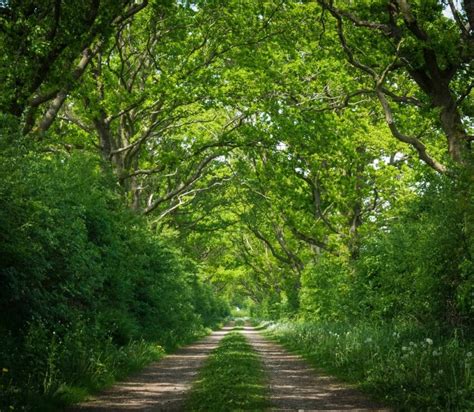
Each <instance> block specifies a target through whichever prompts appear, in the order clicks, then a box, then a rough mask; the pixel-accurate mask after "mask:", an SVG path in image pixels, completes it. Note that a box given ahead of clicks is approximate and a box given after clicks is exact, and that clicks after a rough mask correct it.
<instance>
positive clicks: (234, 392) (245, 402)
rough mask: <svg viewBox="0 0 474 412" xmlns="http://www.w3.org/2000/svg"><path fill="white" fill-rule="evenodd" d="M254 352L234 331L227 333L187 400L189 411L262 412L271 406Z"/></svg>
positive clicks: (210, 357)
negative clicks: (243, 411) (245, 411)
mask: <svg viewBox="0 0 474 412" xmlns="http://www.w3.org/2000/svg"><path fill="white" fill-rule="evenodd" d="M266 395H267V394H266V386H265V374H264V372H263V368H262V363H261V361H260V358H259V357H258V355H257V353H256V352H255V351H254V350H253V349H252V347H251V346H250V344H249V343H248V342H247V340H246V339H245V337H244V336H243V335H242V334H241V333H239V332H236V331H233V332H230V333H229V334H227V335H226V336H225V337H224V338H223V339H222V341H221V342H220V344H219V346H218V348H217V349H215V350H214V351H213V352H212V353H211V355H210V356H209V358H208V360H207V361H206V363H205V365H204V367H203V368H202V369H201V372H200V374H199V376H198V380H197V382H196V383H195V385H194V387H193V388H192V390H191V393H190V395H189V398H188V400H187V407H186V410H189V411H215V412H219V411H242V410H247V411H263V410H265V409H266V408H268V407H269V406H270V404H269V402H268V400H267V396H266Z"/></svg>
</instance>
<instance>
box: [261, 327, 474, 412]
mask: <svg viewBox="0 0 474 412" xmlns="http://www.w3.org/2000/svg"><path fill="white" fill-rule="evenodd" d="M266 327H267V329H266V330H267V333H268V334H269V335H270V336H271V337H273V338H275V339H276V340H278V341H279V342H281V343H283V344H284V345H285V346H287V347H288V348H290V349H292V350H295V351H298V352H300V353H301V354H303V355H304V356H305V357H306V358H307V359H308V360H310V362H311V363H312V364H313V365H314V366H316V367H320V368H323V369H325V370H326V371H328V372H330V373H333V374H335V375H337V376H339V377H341V378H343V379H345V380H347V381H350V382H354V383H357V384H359V386H360V387H361V388H362V389H363V390H364V391H366V392H368V393H370V394H372V395H374V396H375V397H376V398H378V399H381V400H384V401H385V402H386V403H389V404H391V405H393V406H394V407H396V408H397V409H402V410H440V411H469V410H474V356H473V354H474V344H473V342H472V341H467V340H465V339H462V337H460V336H458V335H456V334H454V335H453V336H450V337H443V336H442V335H441V334H440V333H436V334H434V333H433V331H431V332H429V333H428V332H426V331H424V330H423V329H420V328H413V327H408V326H393V325H392V326H389V325H383V324H382V325H370V324H355V325H343V324H339V325H338V324H330V323H318V324H315V323H307V322H306V323H303V322H296V323H293V322H288V323H276V324H267V325H266Z"/></svg>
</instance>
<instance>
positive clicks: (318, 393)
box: [68, 327, 388, 412]
mask: <svg viewBox="0 0 474 412" xmlns="http://www.w3.org/2000/svg"><path fill="white" fill-rule="evenodd" d="M230 330H232V327H226V328H223V329H222V330H220V331H218V332H214V333H213V334H212V335H210V336H208V337H207V338H205V339H203V340H201V341H199V342H197V343H195V344H192V345H190V346H187V347H185V348H183V349H181V350H179V351H178V352H176V353H175V354H173V355H169V356H166V357H165V358H164V359H163V360H161V361H160V362H157V363H154V364H152V365H150V366H149V367H147V368H146V369H144V370H143V371H142V372H141V373H139V374H136V375H133V376H131V377H129V379H127V380H126V381H124V382H121V383H119V384H117V385H115V386H113V387H112V388H110V389H108V390H107V391H105V392H103V393H102V394H101V395H99V396H97V397H95V398H93V399H91V400H90V401H89V402H85V403H83V404H81V405H78V406H75V407H74V408H70V409H68V412H84V411H88V412H99V411H119V412H123V411H141V412H144V411H185V409H184V402H185V398H186V395H187V392H188V390H189V389H190V388H191V385H192V382H193V380H194V379H195V377H196V375H197V373H198V370H199V368H200V367H201V366H202V363H203V362H204V360H205V359H206V358H207V356H208V355H209V353H210V352H211V351H212V350H213V349H214V348H216V347H217V345H218V343H219V341H220V340H221V339H222V338H223V337H224V335H225V334H227V333H228V332H229V331H230ZM241 332H242V333H243V334H244V335H245V336H246V337H247V339H248V340H249V342H250V343H251V344H252V346H253V347H254V348H255V350H256V351H257V352H258V353H259V355H260V356H261V357H262V359H263V362H264V367H265V370H266V374H267V379H268V382H267V383H268V385H269V394H270V401H271V403H272V408H271V410H272V411H388V409H383V408H382V407H381V406H380V405H377V404H376V403H374V402H372V401H370V400H368V399H367V398H366V397H364V396H363V395H362V394H361V393H359V392H358V391H356V390H355V389H353V388H350V387H348V386H347V385H343V384H341V383H339V382H337V381H336V380H335V379H334V378H332V377H329V376H326V375H323V374H320V373H317V372H315V371H314V369H312V368H311V367H309V366H308V365H307V364H306V362H305V361H304V360H302V359H301V358H300V357H298V356H297V355H294V354H290V353H289V352H288V351H286V350H285V349H284V348H283V347H282V346H281V345H278V344H276V343H274V342H270V341H268V340H267V339H265V338H264V337H263V336H262V335H261V334H260V333H259V332H258V331H256V330H255V328H252V327H245V328H244V329H243V330H241ZM223 410H226V409H225V408H224V409H223ZM228 410H229V411H231V410H232V409H228ZM210 412H212V411H210Z"/></svg>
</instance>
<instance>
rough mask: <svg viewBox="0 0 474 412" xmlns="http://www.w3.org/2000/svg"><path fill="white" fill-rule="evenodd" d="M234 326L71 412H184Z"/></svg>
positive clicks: (159, 363) (189, 347)
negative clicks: (199, 375) (196, 381)
mask: <svg viewBox="0 0 474 412" xmlns="http://www.w3.org/2000/svg"><path fill="white" fill-rule="evenodd" d="M230 330H232V327H225V328H223V329H221V330H220V331H217V332H213V333H212V334H211V335H209V336H207V337H206V338H204V339H203V340H201V341H199V342H197V343H194V344H192V345H189V346H186V347H185V348H182V349H180V350H178V351H177V352H176V353H174V354H172V355H169V356H166V357H165V358H163V359H162V360H161V361H160V362H156V363H153V364H151V365H150V366H148V367H147V368H145V369H144V370H143V371H141V372H140V373H138V374H136V375H132V376H130V377H129V378H128V379H127V380H126V381H123V382H120V383H118V384H116V385H114V386H113V387H111V388H110V389H108V390H106V391H105V392H103V393H102V394H100V395H98V396H97V397H95V398H93V399H91V400H90V401H88V402H85V403H83V404H80V405H77V406H75V407H73V408H70V409H68V410H67V411H68V412H85V411H87V412H103V411H117V412H123V411H140V412H148V411H154V412H155V411H183V408H184V407H183V405H184V400H185V398H186V394H187V392H188V391H189V389H190V388H191V385H192V382H193V380H194V378H195V377H196V375H197V373H198V370H199V368H200V367H201V365H202V363H203V362H204V360H205V359H206V358H207V357H208V355H209V353H210V352H211V351H212V350H213V349H215V348H216V347H217V345H218V344H219V341H220V340H221V339H222V338H223V337H224V336H225V335H226V334H227V333H228V332H229V331H230Z"/></svg>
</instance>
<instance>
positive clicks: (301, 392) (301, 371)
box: [241, 326, 389, 411]
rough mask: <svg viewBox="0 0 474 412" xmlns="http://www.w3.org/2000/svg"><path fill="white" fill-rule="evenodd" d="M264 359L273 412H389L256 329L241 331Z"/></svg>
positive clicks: (250, 328)
mask: <svg viewBox="0 0 474 412" xmlns="http://www.w3.org/2000/svg"><path fill="white" fill-rule="evenodd" d="M241 332H242V333H243V334H244V335H245V336H246V337H247V339H248V340H249V342H250V343H251V344H252V346H253V347H254V349H255V350H256V351H257V352H258V353H259V355H260V356H261V357H262V360H263V363H264V367H265V369H266V373H267V376H268V383H269V393H270V398H271V399H270V401H271V403H272V405H273V407H272V409H271V410H273V411H389V409H386V408H384V407H382V406H381V405H378V404H377V403H375V402H373V401H371V400H369V399H367V397H366V396H364V395H363V394H362V393H360V392H359V391H357V390H356V389H354V388H352V387H350V386H348V385H347V384H342V383H340V382H338V381H337V379H335V378H333V377H331V376H327V375H324V374H322V373H320V372H319V371H315V370H314V369H313V368H311V367H310V366H309V365H307V363H306V362H305V361H304V360H303V359H302V358H301V357H300V356H298V355H295V354H291V353H289V352H288V351H287V350H286V349H285V348H283V346H281V345H279V344H277V343H275V342H271V341H269V340H268V339H265V338H264V337H263V336H262V335H261V334H260V333H259V332H258V331H256V330H255V329H254V328H252V327H249V326H246V327H245V328H244V330H242V331H241Z"/></svg>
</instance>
